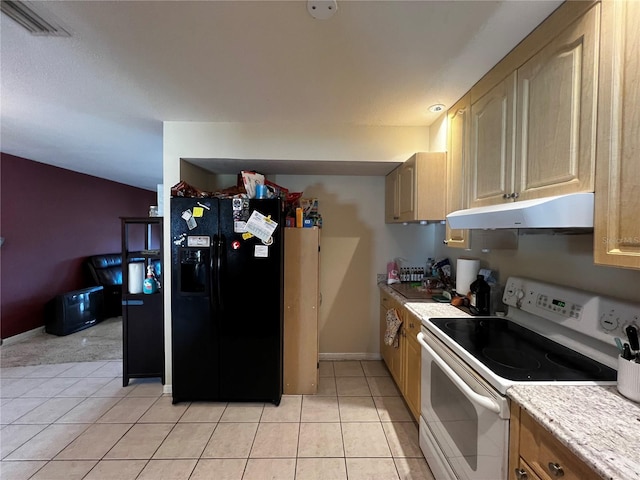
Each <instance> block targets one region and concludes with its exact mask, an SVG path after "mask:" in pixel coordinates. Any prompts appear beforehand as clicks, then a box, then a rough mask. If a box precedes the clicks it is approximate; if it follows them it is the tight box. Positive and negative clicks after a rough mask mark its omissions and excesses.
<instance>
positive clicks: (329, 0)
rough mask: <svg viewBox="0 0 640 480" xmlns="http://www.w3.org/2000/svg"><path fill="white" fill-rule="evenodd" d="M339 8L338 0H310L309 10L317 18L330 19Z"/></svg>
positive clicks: (308, 3) (308, 2)
mask: <svg viewBox="0 0 640 480" xmlns="http://www.w3.org/2000/svg"><path fill="white" fill-rule="evenodd" d="M336 10H338V3H337V2H336V0H308V1H307V11H308V12H309V15H311V16H312V17H313V18H315V19H316V20H328V19H330V18H331V17H333V15H334V14H335V13H336Z"/></svg>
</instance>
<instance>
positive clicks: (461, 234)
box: [444, 94, 471, 248]
mask: <svg viewBox="0 0 640 480" xmlns="http://www.w3.org/2000/svg"><path fill="white" fill-rule="evenodd" d="M470 120H471V96H470V95H469V94H467V95H465V96H464V97H462V98H461V99H460V100H459V101H458V102H457V103H456V104H455V105H454V106H453V107H451V108H450V109H449V111H448V112H447V126H448V130H447V196H446V208H445V212H446V213H447V214H449V213H451V212H455V211H456V210H462V209H463V208H466V207H467V199H466V194H467V192H466V189H465V188H464V178H465V175H467V173H468V169H469V133H470V123H471V122H470ZM469 238H470V235H469V230H459V229H452V228H450V227H449V222H447V226H446V233H445V240H444V243H446V244H447V245H448V246H449V247H455V248H469V244H470V241H469Z"/></svg>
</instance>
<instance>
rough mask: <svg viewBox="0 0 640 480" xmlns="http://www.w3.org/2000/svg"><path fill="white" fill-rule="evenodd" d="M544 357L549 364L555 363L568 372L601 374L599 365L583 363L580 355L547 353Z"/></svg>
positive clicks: (582, 357)
mask: <svg viewBox="0 0 640 480" xmlns="http://www.w3.org/2000/svg"><path fill="white" fill-rule="evenodd" d="M545 357H547V360H549V361H550V362H551V363H555V364H556V365H558V366H560V367H562V368H568V369H569V370H575V371H578V372H584V373H587V374H591V375H597V374H599V373H600V372H602V369H601V368H600V366H599V365H597V364H595V363H585V361H584V358H585V357H584V356H582V355H577V354H576V355H572V354H570V353H567V354H564V355H558V354H556V353H554V352H549V353H547V354H545Z"/></svg>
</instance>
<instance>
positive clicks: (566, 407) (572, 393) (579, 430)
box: [507, 385, 640, 480]
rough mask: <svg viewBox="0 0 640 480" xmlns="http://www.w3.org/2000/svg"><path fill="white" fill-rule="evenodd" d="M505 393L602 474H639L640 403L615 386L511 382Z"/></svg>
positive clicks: (628, 478)
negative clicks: (514, 384) (628, 398)
mask: <svg viewBox="0 0 640 480" xmlns="http://www.w3.org/2000/svg"><path fill="white" fill-rule="evenodd" d="M507 396H509V397H510V398H511V399H513V400H514V401H515V402H517V403H518V405H520V406H521V407H522V408H523V409H524V410H526V411H527V412H528V413H529V414H530V415H531V416H532V417H533V418H535V419H536V420H537V421H538V422H539V423H540V424H541V425H542V426H543V427H545V428H546V429H547V430H549V432H551V433H552V434H553V435H554V436H555V437H556V438H558V440H560V441H561V442H562V443H563V444H564V445H566V446H567V447H568V448H569V450H571V451H572V452H573V453H575V454H576V456H577V457H578V458H580V459H581V460H582V461H583V462H584V463H585V464H587V465H588V466H590V467H591V468H592V469H593V470H595V471H596V472H597V473H598V474H599V475H601V476H602V477H603V478H606V479H610V480H632V479H640V404H638V403H635V402H632V401H631V400H627V399H626V398H625V397H623V396H622V395H620V394H619V393H618V391H617V389H616V387H615V386H611V387H609V386H607V387H601V386H573V385H548V386H547V385H516V386H513V387H511V388H509V390H507Z"/></svg>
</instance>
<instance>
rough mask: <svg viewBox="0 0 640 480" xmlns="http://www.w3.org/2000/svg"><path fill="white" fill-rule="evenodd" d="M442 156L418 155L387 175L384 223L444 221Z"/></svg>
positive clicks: (443, 166)
mask: <svg viewBox="0 0 640 480" xmlns="http://www.w3.org/2000/svg"><path fill="white" fill-rule="evenodd" d="M445 162H446V158H445V153H443V152H420V153H416V154H414V155H413V156H412V157H411V158H410V159H409V160H407V161H406V162H404V163H403V164H402V165H400V166H399V167H397V168H396V169H395V170H394V171H393V172H391V173H390V174H389V175H387V177H386V180H385V222H386V223H401V222H416V221H420V220H444V217H445V188H446V185H445V182H444V178H445Z"/></svg>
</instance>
